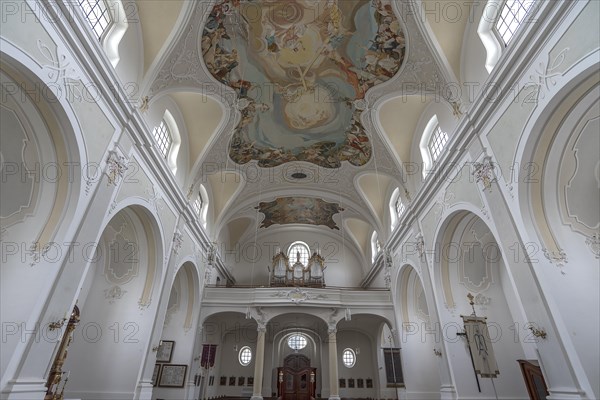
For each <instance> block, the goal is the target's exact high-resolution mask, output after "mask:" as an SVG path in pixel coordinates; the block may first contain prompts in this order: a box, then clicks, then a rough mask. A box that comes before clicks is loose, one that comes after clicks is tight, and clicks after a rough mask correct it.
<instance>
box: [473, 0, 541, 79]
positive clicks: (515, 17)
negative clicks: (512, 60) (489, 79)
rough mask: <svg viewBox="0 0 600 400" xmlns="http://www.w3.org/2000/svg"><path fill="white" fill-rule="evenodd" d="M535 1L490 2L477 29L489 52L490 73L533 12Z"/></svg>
mask: <svg viewBox="0 0 600 400" xmlns="http://www.w3.org/2000/svg"><path fill="white" fill-rule="evenodd" d="M534 2H535V0H488V2H487V3H486V5H485V8H484V10H483V16H482V17H481V20H480V21H479V26H478V27H477V34H478V35H479V38H480V39H481V42H482V43H483V46H484V47H485V50H486V52H487V55H486V60H485V68H486V70H487V71H488V73H490V72H492V69H494V67H495V66H496V64H497V63H498V60H500V56H501V55H502V51H503V49H504V48H505V47H506V46H507V45H508V43H509V42H510V41H511V40H512V38H513V36H514V34H515V33H516V32H517V30H518V29H519V26H521V24H522V23H523V21H524V20H525V18H526V16H527V14H528V13H529V12H530V11H531V9H532V5H533V3H534Z"/></svg>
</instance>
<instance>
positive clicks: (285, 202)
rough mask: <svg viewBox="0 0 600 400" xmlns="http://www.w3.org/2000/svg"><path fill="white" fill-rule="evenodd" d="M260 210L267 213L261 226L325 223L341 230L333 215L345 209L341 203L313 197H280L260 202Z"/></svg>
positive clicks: (258, 208) (329, 226)
mask: <svg viewBox="0 0 600 400" xmlns="http://www.w3.org/2000/svg"><path fill="white" fill-rule="evenodd" d="M256 209H257V210H258V211H260V212H261V213H263V214H264V215H265V219H264V220H263V221H262V223H261V225H260V227H261V228H268V227H269V226H271V225H275V224H279V225H284V224H309V225H325V226H327V227H328V228H331V229H336V230H339V229H340V228H339V227H338V226H337V224H336V223H335V221H334V220H333V215H334V214H337V213H339V212H341V211H344V209H343V208H342V207H340V206H339V204H336V203H329V202H327V201H325V200H322V199H317V198H312V197H279V198H277V199H275V200H273V201H270V202H260V203H259V204H258V207H256Z"/></svg>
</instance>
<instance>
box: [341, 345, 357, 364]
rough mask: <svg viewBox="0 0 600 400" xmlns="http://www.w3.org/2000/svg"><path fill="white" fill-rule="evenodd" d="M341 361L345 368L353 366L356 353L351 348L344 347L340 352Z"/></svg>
mask: <svg viewBox="0 0 600 400" xmlns="http://www.w3.org/2000/svg"><path fill="white" fill-rule="evenodd" d="M342 362H343V363H344V365H345V366H346V367H347V368H352V367H354V364H356V353H355V352H354V350H352V349H346V350H344V352H343V353H342Z"/></svg>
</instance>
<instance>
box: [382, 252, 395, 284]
mask: <svg viewBox="0 0 600 400" xmlns="http://www.w3.org/2000/svg"><path fill="white" fill-rule="evenodd" d="M384 256H385V266H384V267H385V271H384V278H383V279H384V280H385V287H386V288H388V289H389V288H390V287H392V264H393V263H392V255H391V253H390V251H389V250H388V249H386V250H385V253H384Z"/></svg>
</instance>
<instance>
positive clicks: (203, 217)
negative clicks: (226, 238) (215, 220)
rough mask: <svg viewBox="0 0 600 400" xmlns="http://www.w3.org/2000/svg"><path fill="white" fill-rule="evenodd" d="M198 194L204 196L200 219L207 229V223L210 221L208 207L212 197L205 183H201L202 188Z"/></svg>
mask: <svg viewBox="0 0 600 400" xmlns="http://www.w3.org/2000/svg"><path fill="white" fill-rule="evenodd" d="M198 195H199V196H201V197H202V207H201V208H200V213H199V214H200V221H201V223H202V226H203V227H204V229H206V225H207V223H208V219H207V217H208V207H209V205H210V198H209V197H208V192H207V191H206V188H205V187H204V185H203V184H200V189H199V191H198Z"/></svg>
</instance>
